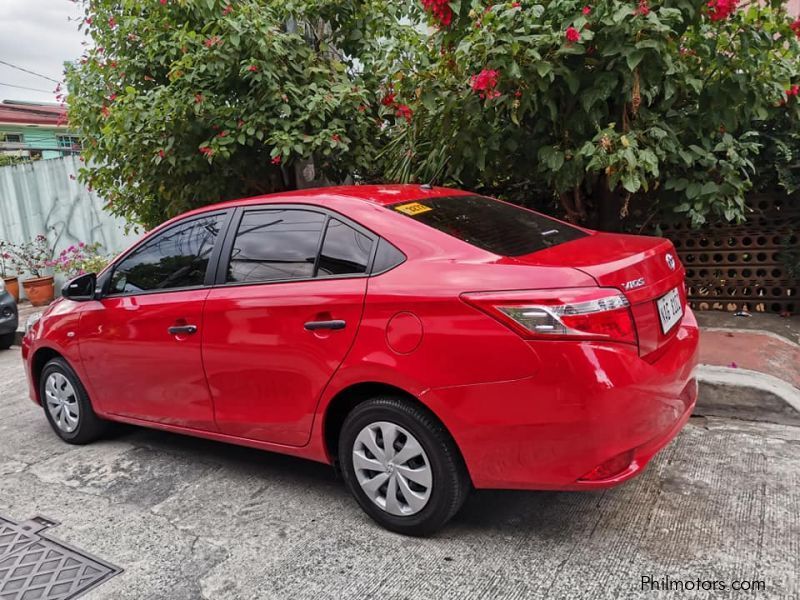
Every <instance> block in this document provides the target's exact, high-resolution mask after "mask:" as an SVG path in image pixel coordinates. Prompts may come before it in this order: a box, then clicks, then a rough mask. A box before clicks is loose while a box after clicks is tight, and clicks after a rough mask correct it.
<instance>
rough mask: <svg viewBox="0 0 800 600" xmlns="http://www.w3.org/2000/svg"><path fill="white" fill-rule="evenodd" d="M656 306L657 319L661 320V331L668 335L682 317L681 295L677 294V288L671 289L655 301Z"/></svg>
mask: <svg viewBox="0 0 800 600" xmlns="http://www.w3.org/2000/svg"><path fill="white" fill-rule="evenodd" d="M656 305H657V306H658V318H659V319H660V320H661V331H663V332H664V333H668V332H669V330H670V329H672V328H673V327H675V325H677V324H678V322H680V320H681V317H683V308H682V307H681V295H680V294H679V293H678V288H673V289H671V290H670V291H668V292H667V293H666V294H664V295H663V296H661V298H659V299H658V300H656Z"/></svg>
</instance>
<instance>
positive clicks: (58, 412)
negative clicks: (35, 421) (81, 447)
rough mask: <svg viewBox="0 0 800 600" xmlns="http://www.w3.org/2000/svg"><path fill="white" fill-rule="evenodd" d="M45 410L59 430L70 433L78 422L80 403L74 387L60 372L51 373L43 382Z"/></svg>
mask: <svg viewBox="0 0 800 600" xmlns="http://www.w3.org/2000/svg"><path fill="white" fill-rule="evenodd" d="M45 396H46V402H47V410H48V411H49V412H50V416H51V417H52V418H53V422H54V423H55V424H56V427H58V428H59V429H60V430H61V431H63V432H65V433H72V432H73V431H75V429H77V427H78V423H79V422H80V415H81V412H80V410H81V409H80V405H79V404H78V396H77V394H76V393H75V388H73V387H72V384H71V383H70V382H69V379H67V378H66V377H64V375H62V374H61V373H51V374H50V375H49V376H48V377H47V381H46V382H45Z"/></svg>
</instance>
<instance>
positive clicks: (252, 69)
mask: <svg viewBox="0 0 800 600" xmlns="http://www.w3.org/2000/svg"><path fill="white" fill-rule="evenodd" d="M247 70H248V71H250V72H251V73H256V72H258V67H257V66H256V65H250V66H249V67H247Z"/></svg>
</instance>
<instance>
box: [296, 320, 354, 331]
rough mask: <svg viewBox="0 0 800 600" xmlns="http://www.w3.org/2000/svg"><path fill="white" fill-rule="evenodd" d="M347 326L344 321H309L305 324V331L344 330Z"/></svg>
mask: <svg viewBox="0 0 800 600" xmlns="http://www.w3.org/2000/svg"><path fill="white" fill-rule="evenodd" d="M345 325H347V323H346V322H345V321H309V322H308V323H306V324H305V328H306V331H316V330H318V329H344V326H345Z"/></svg>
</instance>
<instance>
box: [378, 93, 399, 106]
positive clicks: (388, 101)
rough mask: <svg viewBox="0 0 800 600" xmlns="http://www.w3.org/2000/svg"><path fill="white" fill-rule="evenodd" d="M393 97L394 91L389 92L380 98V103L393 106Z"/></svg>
mask: <svg viewBox="0 0 800 600" xmlns="http://www.w3.org/2000/svg"><path fill="white" fill-rule="evenodd" d="M395 97H396V96H395V93H394V92H389V93H388V94H386V95H385V96H384V97H383V99H382V100H381V104H383V105H384V106H393V105H394V100H395Z"/></svg>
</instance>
